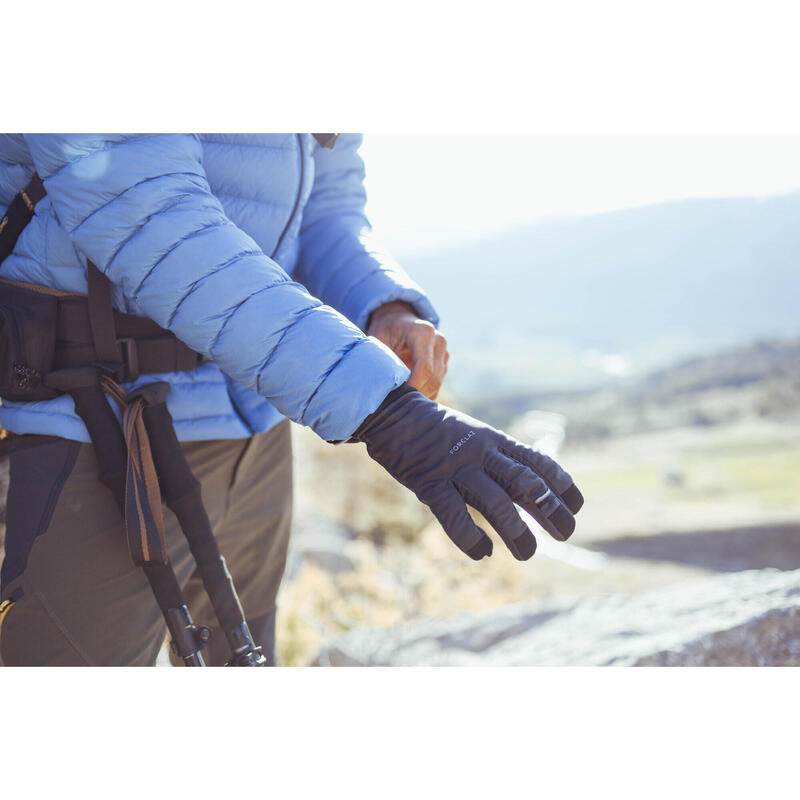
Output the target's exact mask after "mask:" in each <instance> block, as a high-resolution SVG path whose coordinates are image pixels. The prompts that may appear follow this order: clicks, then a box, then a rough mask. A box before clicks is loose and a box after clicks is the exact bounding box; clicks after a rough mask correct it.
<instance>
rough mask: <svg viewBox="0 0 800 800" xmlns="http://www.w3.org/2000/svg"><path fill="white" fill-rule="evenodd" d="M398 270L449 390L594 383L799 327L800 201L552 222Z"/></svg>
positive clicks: (796, 197)
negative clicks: (427, 299) (422, 303)
mask: <svg viewBox="0 0 800 800" xmlns="http://www.w3.org/2000/svg"><path fill="white" fill-rule="evenodd" d="M404 264H405V266H406V267H407V269H408V271H409V272H410V273H411V274H412V275H413V276H414V277H415V278H416V279H417V280H418V281H419V282H420V283H421V284H422V285H423V286H425V288H426V290H427V291H428V292H429V293H430V295H431V297H432V299H433V301H434V303H435V304H436V306H437V308H438V309H439V311H440V313H441V316H442V328H443V330H444V332H445V333H446V334H447V335H448V339H449V341H450V344H451V352H452V360H451V379H450V385H451V388H452V389H453V390H454V391H455V392H456V394H457V395H461V396H465V397H476V396H481V395H483V394H486V393H487V391H491V392H496V391H517V390H526V391H527V390H531V391H541V390H551V389H567V388H578V387H587V386H592V385H602V384H603V383H604V382H605V383H607V382H613V381H615V380H616V381H618V380H619V378H620V377H624V376H625V375H627V374H628V373H630V374H631V375H641V374H643V373H644V372H646V371H650V370H653V369H656V368H659V367H663V366H666V365H668V364H671V363H673V362H675V361H676V360H677V359H679V358H683V357H686V356H690V355H695V354H699V353H704V352H710V351H712V350H714V349H716V348H719V347H721V346H728V345H735V344H739V343H745V342H749V341H752V340H753V339H755V338H759V337H761V338H766V337H782V336H792V335H795V334H797V333H800V193H795V194H789V195H783V196H780V197H772V198H768V199H750V198H746V199H738V198H737V199H711V200H686V201H680V202H673V203H665V204H662V205H655V206H647V207H641V208H634V209H628V210H623V211H616V212H612V213H605V214H600V215H595V216H588V217H580V218H573V219H558V220H549V221H544V222H541V223H538V224H536V225H532V226H530V227H526V228H522V229H517V230H513V231H510V232H508V233H505V234H502V235H498V236H495V237H492V238H490V239H487V240H485V241H482V242H480V243H478V244H471V245H469V246H464V247H459V248H455V249H450V250H445V251H442V252H438V253H433V254H426V255H424V256H420V257H417V258H412V259H406V260H405V262H404Z"/></svg>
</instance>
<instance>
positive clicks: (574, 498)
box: [561, 483, 583, 514]
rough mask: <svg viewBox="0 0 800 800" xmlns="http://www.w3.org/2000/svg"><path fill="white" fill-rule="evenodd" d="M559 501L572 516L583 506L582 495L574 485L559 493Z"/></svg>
mask: <svg viewBox="0 0 800 800" xmlns="http://www.w3.org/2000/svg"><path fill="white" fill-rule="evenodd" d="M561 499H562V500H563V501H564V505H566V507H567V508H568V509H569V510H570V511H571V512H572V513H573V514H577V513H578V512H579V511H580V510H581V507H582V506H583V495H582V494H581V492H580V489H578V487H577V486H576V485H575V484H574V483H573V484H572V486H570V487H569V489H567V490H566V491H565V492H561Z"/></svg>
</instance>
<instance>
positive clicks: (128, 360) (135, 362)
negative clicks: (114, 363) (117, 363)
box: [117, 337, 139, 383]
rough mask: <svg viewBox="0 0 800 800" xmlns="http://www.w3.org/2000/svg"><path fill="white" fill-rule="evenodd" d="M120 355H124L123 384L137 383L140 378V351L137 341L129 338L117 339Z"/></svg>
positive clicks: (121, 379)
mask: <svg viewBox="0 0 800 800" xmlns="http://www.w3.org/2000/svg"><path fill="white" fill-rule="evenodd" d="M117 344H118V345H119V349H120V354H121V355H122V375H121V376H120V378H119V380H120V381H121V382H126V383H127V382H128V381H135V380H136V379H137V378H138V377H139V350H138V348H137V347H136V339H132V338H130V337H127V338H125V339H117Z"/></svg>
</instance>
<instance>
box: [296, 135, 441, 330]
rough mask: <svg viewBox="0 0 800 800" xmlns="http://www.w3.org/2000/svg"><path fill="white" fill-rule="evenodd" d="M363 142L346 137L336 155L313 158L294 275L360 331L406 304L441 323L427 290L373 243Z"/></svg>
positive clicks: (319, 150)
mask: <svg viewBox="0 0 800 800" xmlns="http://www.w3.org/2000/svg"><path fill="white" fill-rule="evenodd" d="M361 141H362V137H361V136H360V135H358V134H342V135H341V136H340V137H339V139H338V141H337V142H336V146H335V147H334V148H333V150H326V149H323V148H317V150H316V152H315V153H314V186H313V188H312V190H311V196H310V197H309V199H308V203H307V205H306V207H305V210H304V212H303V226H302V228H301V229H300V258H299V261H298V265H297V267H296V269H295V271H294V275H295V277H297V278H298V280H300V281H302V282H303V283H304V284H305V285H306V286H308V288H309V290H310V291H311V292H313V293H314V295H316V296H317V297H321V298H322V299H323V300H324V301H325V302H326V303H328V304H329V305H331V306H333V307H334V308H336V309H338V310H339V311H341V312H342V314H344V315H345V316H346V317H347V318H348V319H350V320H352V321H353V322H354V323H355V324H356V325H358V326H359V327H360V328H362V329H363V328H364V327H365V326H366V324H367V320H368V319H369V315H370V314H371V313H372V312H373V311H374V310H375V309H376V308H378V306H381V305H383V304H384V303H388V302H389V301H391V300H404V301H405V302H407V303H410V304H411V305H412V306H414V308H415V310H416V312H417V314H419V316H420V317H422V318H423V319H427V320H428V321H429V322H433V323H434V324H435V325H436V324H438V322H439V318H438V316H437V314H436V311H435V310H434V308H433V306H432V305H431V304H430V302H429V300H428V298H427V297H426V296H425V294H424V293H423V291H422V290H421V289H420V287H419V286H417V284H416V283H414V281H412V280H411V278H409V277H408V275H406V273H405V272H404V271H403V269H401V267H399V266H398V265H397V264H396V263H395V262H394V261H393V260H392V259H391V258H390V257H389V256H388V255H387V254H386V253H383V252H381V251H380V250H379V249H378V248H377V247H376V246H375V244H374V242H373V239H372V230H371V228H370V224H369V222H368V221H367V218H366V216H365V215H364V205H365V204H366V199H367V196H366V192H365V191H364V162H363V161H362V160H361V157H360V156H359V154H358V148H359V147H360V146H361Z"/></svg>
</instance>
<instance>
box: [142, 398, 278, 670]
mask: <svg viewBox="0 0 800 800" xmlns="http://www.w3.org/2000/svg"><path fill="white" fill-rule="evenodd" d="M168 392H169V384H168V383H164V382H159V383H151V384H148V385H147V386H142V387H141V388H139V389H136V390H135V391H133V392H131V393H130V394H129V395H128V397H129V399H131V400H134V399H136V398H137V397H141V398H142V399H143V400H144V401H145V407H144V410H143V412H142V417H143V419H144V424H145V427H146V428H147V434H148V438H149V439H150V449H151V452H152V455H153V463H154V465H155V468H156V473H157V474H158V478H159V483H160V485H161V493H162V496H163V498H164V501H165V503H166V504H167V508H169V509H170V510H171V511H172V512H173V513H174V514H175V516H176V517H177V519H178V522H179V523H180V526H181V529H182V530H183V533H184V535H185V536H186V540H187V541H188V543H189V548H190V549H191V551H192V555H193V556H194V559H195V561H196V563H197V571H198V572H199V574H200V578H201V579H202V581H203V586H205V589H206V592H207V593H208V596H209V598H210V600H211V604H212V606H213V607H214V612H215V614H216V616H217V619H218V620H219V623H220V627H221V628H222V631H223V633H224V634H225V637H226V639H227V640H228V644H229V646H230V648H231V660H230V661H229V662H228V665H227V666H240V667H241V666H253V667H256V666H266V663H267V662H266V658H265V657H264V655H263V653H262V652H261V648H260V647H257V646H256V644H255V642H254V641H253V638H252V636H251V635H250V629H249V628H248V627H247V622H246V621H245V617H244V612H243V611H242V606H241V603H240V602H239V598H238V596H237V594H236V589H235V587H234V585H233V580H232V578H231V575H230V573H229V572H228V568H227V567H226V565H225V559H224V557H223V556H222V554H221V553H220V551H219V547H218V546H217V540H216V539H215V538H214V533H213V530H212V528H211V522H210V520H209V518H208V513H207V512H206V509H205V506H204V505H203V501H202V498H201V495H200V484H199V482H198V481H197V478H195V477H194V475H193V474H192V471H191V468H190V467H189V464H188V462H187V461H186V456H185V455H184V453H183V450H182V449H181V446H180V442H179V441H178V437H177V436H176V434H175V426H174V424H173V421H172V416H171V414H170V413H169V409H168V408H167V403H166V399H167V394H168Z"/></svg>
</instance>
